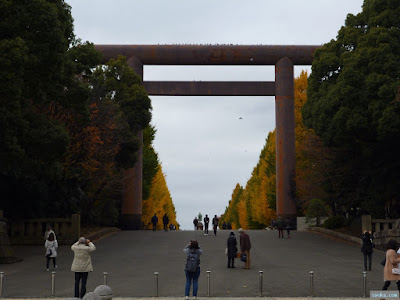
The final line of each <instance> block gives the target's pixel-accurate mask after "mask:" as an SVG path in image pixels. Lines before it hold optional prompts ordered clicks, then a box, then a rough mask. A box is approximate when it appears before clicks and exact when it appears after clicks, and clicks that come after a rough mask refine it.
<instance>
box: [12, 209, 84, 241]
mask: <svg viewBox="0 0 400 300" xmlns="http://www.w3.org/2000/svg"><path fill="white" fill-rule="evenodd" d="M47 225H51V227H52V229H53V231H54V232H55V234H56V238H57V242H58V243H59V244H72V243H74V242H76V241H77V239H78V238H79V237H80V215H78V214H74V215H72V216H71V218H49V219H27V220H20V221H13V222H10V223H9V230H8V233H9V237H10V241H11V244H13V245H42V244H43V243H44V241H45V239H44V233H45V231H46V227H47Z"/></svg>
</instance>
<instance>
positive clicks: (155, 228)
mask: <svg viewBox="0 0 400 300" xmlns="http://www.w3.org/2000/svg"><path fill="white" fill-rule="evenodd" d="M151 223H153V231H156V230H157V223H158V217H157V214H154V216H153V217H152V218H151Z"/></svg>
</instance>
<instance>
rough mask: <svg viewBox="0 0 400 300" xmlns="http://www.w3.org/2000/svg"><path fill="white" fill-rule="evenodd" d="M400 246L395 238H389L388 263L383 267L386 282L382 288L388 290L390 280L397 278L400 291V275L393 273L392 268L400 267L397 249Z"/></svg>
mask: <svg viewBox="0 0 400 300" xmlns="http://www.w3.org/2000/svg"><path fill="white" fill-rule="evenodd" d="M398 249H399V246H398V244H397V242H396V241H395V240H389V242H388V244H387V250H386V263H385V267H384V268H383V280H384V281H385V284H384V285H383V288H382V290H387V289H388V287H389V285H390V282H391V281H393V280H395V281H396V284H397V289H398V290H399V291H400V275H398V274H393V272H392V269H398V268H399V265H398V264H399V263H400V257H399V256H398V255H397V253H396V251H397V250H398Z"/></svg>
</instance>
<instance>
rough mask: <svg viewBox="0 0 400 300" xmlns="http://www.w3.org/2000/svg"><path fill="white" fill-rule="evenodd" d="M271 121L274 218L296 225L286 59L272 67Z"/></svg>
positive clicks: (290, 97)
mask: <svg viewBox="0 0 400 300" xmlns="http://www.w3.org/2000/svg"><path fill="white" fill-rule="evenodd" d="M275 118H276V132H275V133H276V215H277V216H278V218H279V217H281V218H283V219H285V218H290V219H292V220H293V221H294V222H293V221H292V222H293V224H296V221H295V219H296V184H295V176H296V151H295V133H294V128H295V122H294V72H293V62H292V61H291V60H290V59H289V58H287V57H283V58H281V59H280V60H279V61H278V62H277V63H276V64H275Z"/></svg>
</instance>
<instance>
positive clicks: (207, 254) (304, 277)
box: [0, 230, 395, 298]
mask: <svg viewBox="0 0 400 300" xmlns="http://www.w3.org/2000/svg"><path fill="white" fill-rule="evenodd" d="M229 232H230V231H228V230H225V231H219V232H218V234H217V236H214V235H213V234H210V235H208V236H205V235H203V234H202V232H200V231H198V232H196V233H195V232H194V231H169V232H163V231H157V232H152V231H122V232H118V233H115V234H113V235H111V236H109V237H107V238H105V239H103V240H100V241H98V242H96V243H95V245H96V247H97V250H96V251H95V252H93V255H92V260H93V265H94V269H95V270H94V272H93V273H90V274H89V279H88V285H87V289H88V291H93V290H94V288H95V287H96V286H98V285H100V284H102V283H103V272H108V285H109V286H110V287H111V288H112V290H113V292H114V296H115V297H153V296H154V295H155V284H154V272H158V273H159V277H158V282H159V296H160V297H181V296H183V295H184V285H185V276H184V271H183V269H184V264H185V257H184V254H183V252H182V249H183V247H184V246H185V245H186V244H187V243H188V242H189V240H190V239H195V238H196V239H197V240H198V242H199V244H200V247H201V248H202V249H203V250H204V254H203V255H202V257H201V275H200V280H199V294H198V296H200V297H205V296H207V276H206V271H207V270H209V271H211V277H210V278H211V285H210V290H211V296H213V297H257V296H258V293H259V271H260V270H262V271H264V280H263V286H264V288H263V291H264V294H263V295H264V296H266V297H307V296H308V295H309V286H310V276H309V272H310V271H314V290H315V296H317V297H360V296H362V283H363V279H362V278H363V275H362V273H363V263H362V253H361V252H360V248H359V246H353V245H349V244H346V243H344V242H341V241H337V240H333V239H329V238H326V237H323V236H320V235H317V234H315V233H311V232H293V233H292V238H291V239H278V234H277V231H261V230H260V231H255V230H254V231H248V234H249V235H250V239H251V242H252V249H251V262H252V265H251V269H250V270H244V269H242V268H241V267H242V266H243V264H242V263H241V262H240V261H239V260H238V259H236V266H237V268H235V269H228V268H227V258H226V256H225V254H224V250H225V247H226V239H227V237H228V234H229ZM235 235H236V237H237V240H238V243H239V234H238V233H237V232H236V231H235ZM16 253H17V255H18V256H19V257H22V258H23V259H24V260H23V261H22V262H20V263H16V264H11V265H0V271H2V272H5V277H4V289H3V297H4V296H5V297H11V298H13V297H49V296H50V290H51V272H47V271H46V268H45V257H44V247H37V246H24V247H22V246H21V247H16ZM58 253H59V254H58V258H57V259H58V262H57V264H58V269H57V270H56V297H72V295H73V285H74V275H73V273H72V272H71V271H70V267H71V262H72V258H73V253H72V251H71V250H70V246H61V247H60V248H59V251H58ZM383 255H384V254H383V252H382V251H375V252H374V254H373V266H372V271H371V272H368V275H367V286H368V293H369V289H371V290H379V289H381V287H382V285H383V278H382V271H383V268H382V266H381V265H380V264H379V261H380V260H381V258H382V257H383ZM50 271H52V270H50ZM394 288H395V285H393V284H392V286H391V287H390V289H394Z"/></svg>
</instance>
